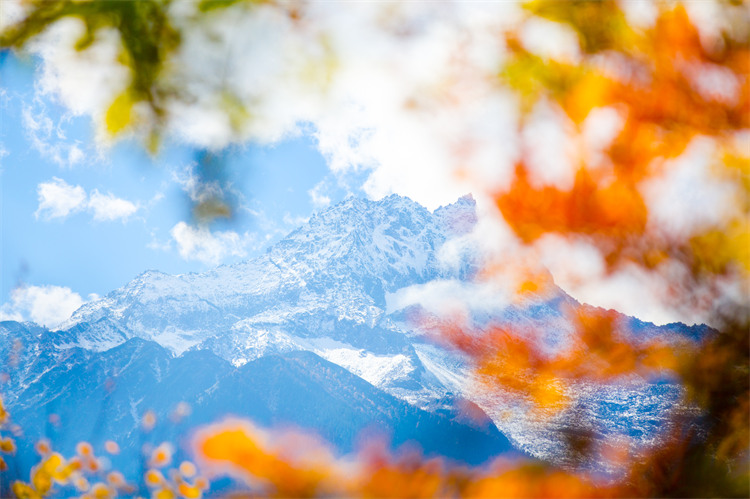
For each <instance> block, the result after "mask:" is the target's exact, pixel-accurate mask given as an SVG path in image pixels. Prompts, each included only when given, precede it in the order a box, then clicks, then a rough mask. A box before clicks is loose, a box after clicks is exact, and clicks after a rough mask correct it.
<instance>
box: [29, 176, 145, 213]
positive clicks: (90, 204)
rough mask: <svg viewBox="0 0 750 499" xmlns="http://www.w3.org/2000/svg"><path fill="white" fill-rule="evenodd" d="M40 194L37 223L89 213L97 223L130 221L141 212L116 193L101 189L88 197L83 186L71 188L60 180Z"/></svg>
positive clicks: (44, 186) (45, 185)
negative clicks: (78, 213)
mask: <svg viewBox="0 0 750 499" xmlns="http://www.w3.org/2000/svg"><path fill="white" fill-rule="evenodd" d="M36 190H37V195H38V198H39V206H38V207H37V210H36V212H34V216H35V217H36V218H37V219H39V217H42V218H44V219H45V220H51V219H53V218H66V217H67V216H69V215H72V214H73V213H77V212H80V211H84V210H88V211H89V212H90V213H91V214H92V216H93V218H94V220H96V221H112V220H118V219H121V220H126V219H127V218H128V217H130V216H131V215H133V214H134V213H135V212H136V211H138V209H139V207H138V205H136V204H134V203H132V202H130V201H127V200H125V199H121V198H118V197H115V196H114V195H113V194H112V193H107V194H101V193H100V192H99V191H98V190H97V189H94V190H93V191H91V195H90V196H88V195H87V194H86V190H85V189H84V188H83V187H81V186H80V185H70V184H68V183H67V182H65V181H64V180H62V179H60V178H57V177H52V180H51V181H49V182H42V183H41V184H39V185H38V186H37V189H36Z"/></svg>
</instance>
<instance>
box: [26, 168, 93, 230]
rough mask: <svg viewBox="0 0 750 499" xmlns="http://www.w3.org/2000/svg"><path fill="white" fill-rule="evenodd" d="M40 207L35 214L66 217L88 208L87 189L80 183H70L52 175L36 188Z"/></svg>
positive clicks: (48, 216)
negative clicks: (50, 178) (49, 179)
mask: <svg viewBox="0 0 750 499" xmlns="http://www.w3.org/2000/svg"><path fill="white" fill-rule="evenodd" d="M36 192H37V196H38V198H39V207H38V208H37V210H36V212H34V216H35V217H36V218H37V219H38V218H39V217H40V216H41V217H43V218H45V219H47V220H51V219H53V218H65V217H67V216H68V215H70V214H71V213H75V212H78V211H82V210H83V209H85V208H86V191H85V190H84V189H83V187H81V186H80V185H75V186H73V185H70V184H68V183H67V182H65V181H64V180H63V179H60V178H57V177H52V180H51V181H49V182H43V183H41V184H39V185H38V186H37V188H36Z"/></svg>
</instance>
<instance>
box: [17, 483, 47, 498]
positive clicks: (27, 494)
mask: <svg viewBox="0 0 750 499" xmlns="http://www.w3.org/2000/svg"><path fill="white" fill-rule="evenodd" d="M13 494H15V496H16V497H17V498H18V499H42V496H41V494H39V492H37V491H36V490H34V489H33V487H31V486H30V485H29V484H28V483H24V482H13Z"/></svg>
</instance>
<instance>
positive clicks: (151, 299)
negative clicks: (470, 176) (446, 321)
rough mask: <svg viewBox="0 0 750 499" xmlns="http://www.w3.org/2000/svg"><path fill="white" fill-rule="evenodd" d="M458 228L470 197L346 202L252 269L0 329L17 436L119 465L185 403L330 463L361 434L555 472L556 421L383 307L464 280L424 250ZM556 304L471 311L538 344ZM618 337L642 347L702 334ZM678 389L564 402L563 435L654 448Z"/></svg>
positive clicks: (648, 386)
mask: <svg viewBox="0 0 750 499" xmlns="http://www.w3.org/2000/svg"><path fill="white" fill-rule="evenodd" d="M475 223H476V214H475V204H474V201H473V199H472V198H471V197H470V196H467V197H464V198H461V199H459V200H458V201H457V202H456V203H454V204H452V205H449V206H446V207H443V208H439V209H438V210H435V211H434V212H430V211H428V210H427V209H425V208H423V207H422V206H420V205H418V204H417V203H414V202H413V201H411V200H409V199H407V198H403V197H399V196H395V195H394V196H390V197H387V198H384V199H382V200H380V201H377V202H375V201H368V200H362V199H356V198H349V199H347V200H345V201H344V202H342V203H340V204H338V205H336V206H333V207H331V208H329V209H327V210H325V211H323V212H321V213H318V214H316V215H314V216H313V217H312V218H311V219H310V220H309V221H308V222H307V223H306V224H305V225H303V226H302V227H300V228H298V229H297V230H295V231H293V232H292V233H290V234H289V235H288V236H287V237H286V238H284V239H283V240H281V241H280V242H278V243H277V244H276V245H274V246H272V247H271V248H269V249H268V251H267V252H266V253H265V254H264V255H263V256H261V257H259V258H256V259H253V260H250V261H246V262H243V263H239V264H235V265H228V266H220V267H218V268H216V269H213V270H210V271H208V272H205V273H201V274H186V275H168V274H164V273H161V272H157V271H147V272H144V273H143V274H141V275H140V276H138V277H136V278H135V279H134V280H133V281H131V282H130V283H128V284H127V285H125V286H124V287H122V288H120V289H118V290H115V291H113V292H111V293H109V294H108V295H107V296H106V297H104V298H102V299H99V300H96V301H93V302H90V303H87V304H85V305H84V306H83V307H81V308H80V309H79V310H78V311H76V312H75V313H74V314H73V316H72V317H71V318H70V320H69V321H67V322H66V323H65V324H64V325H63V326H61V327H60V329H59V330H58V331H54V332H52V331H47V330H45V329H43V328H40V327H38V326H35V325H31V324H18V323H12V322H8V323H2V324H0V356H2V358H8V359H11V358H12V359H15V360H14V361H13V362H12V363H9V364H8V366H9V368H8V374H9V382H8V383H7V384H6V386H5V387H4V388H3V391H4V392H5V394H4V395H5V399H6V401H7V403H8V406H9V409H10V411H11V413H12V414H14V416H15V417H16V418H17V419H16V420H17V421H18V422H19V423H21V424H23V425H24V427H25V428H26V431H27V432H28V433H29V434H31V435H38V436H42V435H47V436H50V435H52V437H54V438H57V439H58V440H59V441H60V442H61V445H63V444H65V445H72V443H71V442H74V441H75V440H76V439H81V438H86V439H94V438H97V437H96V436H93V437H92V436H91V435H90V434H89V433H90V428H91V427H92V426H91V425H93V427H95V428H98V430H97V431H99V430H101V431H100V433H101V434H102V435H104V434H109V435H112V434H117V435H119V436H120V438H122V439H123V440H124V441H126V442H131V443H132V448H133V449H136V448H137V446H136V443H135V440H134V439H135V437H134V435H136V434H137V429H138V421H139V416H140V415H141V414H143V412H145V411H146V410H149V409H152V410H154V411H156V412H157V413H158V414H159V415H160V416H161V417H162V418H165V417H167V416H168V415H169V413H170V411H171V410H172V408H173V407H174V406H175V405H176V404H178V403H179V402H181V401H184V402H188V403H189V404H191V406H193V407H194V413H193V416H192V418H193V419H191V420H190V423H191V424H198V423H201V422H206V421H209V420H210V419H211V418H213V417H217V416H218V415H220V414H222V413H226V412H231V413H234V414H239V415H246V416H251V417H254V418H256V419H258V420H259V421H260V422H263V423H269V424H270V423H276V422H279V421H282V422H288V423H294V424H297V425H301V426H303V427H308V428H312V429H314V430H316V431H318V432H320V433H322V434H323V435H324V436H325V437H326V438H328V439H329V440H331V441H332V442H333V443H334V444H335V445H337V446H338V447H339V448H340V449H344V450H346V449H350V448H351V446H352V445H353V442H354V440H355V438H356V433H357V432H358V431H361V430H362V429H363V428H366V427H367V426H368V425H370V424H375V425H376V426H378V427H380V428H384V429H386V430H387V431H389V432H391V434H392V435H393V437H394V442H395V443H398V442H402V441H406V440H409V439H414V440H417V441H418V442H420V443H421V445H422V446H423V448H424V449H425V450H427V451H429V452H436V453H442V454H445V455H449V456H451V457H454V458H456V459H461V460H464V461H466V462H482V461H483V460H485V459H487V458H489V457H491V456H492V455H493V454H496V453H497V452H503V451H507V450H508V449H509V448H510V446H509V445H508V441H507V440H506V437H507V438H508V439H509V440H510V442H511V443H512V444H513V445H514V446H515V447H516V448H518V449H521V450H523V451H526V452H528V453H529V454H531V455H533V456H536V457H540V458H543V459H552V460H558V461H559V460H561V459H564V457H565V456H566V450H567V449H568V436H569V434H570V430H571V429H570V426H569V422H570V421H571V418H570V416H571V414H570V413H566V414H561V415H560V417H559V418H558V419H556V420H550V421H546V422H540V421H537V420H535V419H534V418H533V417H531V416H530V415H529V414H528V411H526V410H525V408H524V406H523V404H520V403H517V401H514V400H512V399H511V398H509V397H508V396H502V395H503V394H500V395H501V396H498V397H494V398H493V397H486V396H479V395H476V394H475V393H474V391H473V390H472V389H471V379H470V376H469V368H468V365H467V361H466V359H465V358H463V357H462V356H461V355H459V354H457V353H455V352H452V351H448V350H446V349H445V348H443V347H441V346H439V345H436V344H435V343H433V342H432V341H431V340H430V339H429V338H428V337H426V336H425V335H424V334H423V333H421V332H420V331H419V328H418V327H417V326H415V325H414V324H411V323H409V322H408V321H407V320H406V319H405V317H406V316H407V315H408V314H406V313H405V311H404V309H403V308H400V307H399V306H398V304H397V305H396V306H394V300H393V297H395V296H399V295H400V294H401V293H403V292H404V290H409V289H414V288H419V287H420V286H428V285H430V286H437V287H438V288H441V289H444V290H448V291H450V289H452V286H458V285H463V284H469V283H470V282H471V277H472V275H473V273H474V272H475V271H476V270H477V266H478V265H479V263H480V262H479V260H478V258H479V256H478V255H475V254H472V253H471V252H470V251H469V252H468V253H466V254H463V255H462V257H461V258H460V259H459V260H458V261H456V260H455V259H453V260H452V261H451V262H450V263H448V262H446V261H444V260H443V259H442V258H441V257H440V255H441V251H440V250H441V248H443V247H444V246H445V245H446V243H448V242H450V241H454V240H455V239H456V238H458V237H461V236H463V235H465V234H467V233H469V232H471V231H472V229H473V228H474V225H475ZM571 303H573V304H574V303H575V301H574V300H573V299H572V298H571V297H569V296H568V295H566V294H565V293H564V292H563V291H562V290H558V291H557V293H556V294H554V296H552V297H550V296H549V295H545V297H538V296H533V295H532V296H529V298H528V299H527V300H526V301H524V302H521V303H514V304H513V305H506V304H503V303H502V302H501V301H498V305H497V308H496V310H493V309H492V307H490V309H489V310H485V311H484V312H483V313H484V314H485V315H486V317H485V319H486V320H489V319H492V320H493V321H496V322H497V321H512V322H516V323H518V322H527V323H529V324H533V326H534V328H535V329H536V330H538V331H540V334H541V335H542V336H545V337H547V338H552V339H555V338H560V337H564V335H565V334H566V329H570V325H569V324H566V322H565V320H564V318H563V314H562V313H561V309H562V307H563V305H565V304H571ZM623 320H628V319H627V318H623ZM633 324H635V323H633ZM635 325H637V328H636V329H641V330H645V331H647V332H648V334H652V335H666V336H669V335H678V336H685V335H687V336H690V335H692V336H700V335H701V334H702V330H700V329H695V328H693V329H691V328H686V327H684V326H681V325H680V326H674V327H671V328H656V327H654V326H650V325H647V324H643V323H637V324H635ZM552 343H554V341H552ZM18 345H21V346H20V347H19V346H18ZM112 386H115V388H111V387H112ZM92 387H98V389H96V388H94V389H92ZM680 390H681V389H680V387H679V386H678V385H676V384H670V383H668V382H661V383H658V384H653V383H650V382H648V381H647V380H642V379H629V380H628V381H627V383H625V382H623V383H620V384H617V385H606V386H605V385H597V386H591V385H587V386H580V387H578V388H577V390H576V394H575V400H576V403H575V404H572V405H571V409H570V411H575V412H576V414H575V418H573V419H572V420H574V421H577V422H578V424H579V425H581V426H582V429H584V430H585V431H590V432H593V433H597V434H602V433H616V434H623V435H625V436H626V437H628V438H631V439H635V440H636V441H638V442H642V443H648V442H653V441H656V440H658V438H659V435H660V434H661V431H662V430H663V429H662V428H661V426H662V425H663V424H664V422H665V421H668V418H669V416H670V414H672V413H673V412H674V411H686V410H688V409H686V408H684V407H681V406H680V405H679V403H678V401H679V399H680V396H681V391H680ZM305 404H307V405H305ZM466 404H472V405H474V406H475V409H476V410H475V411H473V412H475V413H480V414H481V413H486V414H487V415H488V416H489V417H488V418H486V420H485V421H484V422H483V423H481V424H480V423H478V422H477V421H476V420H473V421H467V420H465V418H462V417H461V411H459V410H458V408H459V407H460V406H465V405H466ZM81 406H83V407H88V408H89V410H90V412H92V413H93V414H96V413H97V411H98V414H99V416H97V418H94V419H93V420H92V421H90V426H89V427H88V430H86V431H79V430H70V429H68V430H65V431H63V430H62V428H63V426H61V427H60V428H56V427H50V425H49V423H45V420H44V417H43V416H40V414H42V415H43V414H46V413H55V414H58V415H59V416H60V417H61V418H62V419H63V420H65V418H66V417H68V418H74V417H75V416H74V415H73V414H74V413H73V412H72V409H71V408H75V407H81ZM303 406H304V407H305V408H304V409H303ZM42 407H43V408H44V411H46V413H43V412H40V411H41V409H40V408H42ZM103 407H104V409H102V408H103ZM310 407H315V408H316V409H310ZM102 411H104V412H102ZM482 411H483V412H482ZM87 417H88V418H89V419H92V417H91V416H87ZM417 422H419V424H417ZM498 429H499V430H500V432H498ZM579 429H581V428H579ZM55 432H58V433H55ZM60 432H62V433H60ZM87 432H88V433H87ZM440 432H443V433H440ZM501 432H502V433H501ZM63 433H64V434H63ZM438 434H440V435H441V436H440V438H436V437H435V435H438ZM173 436H174V435H173ZM52 437H50V438H52ZM469 442H474V444H473V446H469V444H468V443H469ZM482 442H483V443H482ZM127 445H129V444H127V443H126V444H124V446H125V447H127ZM467 446H468V447H467Z"/></svg>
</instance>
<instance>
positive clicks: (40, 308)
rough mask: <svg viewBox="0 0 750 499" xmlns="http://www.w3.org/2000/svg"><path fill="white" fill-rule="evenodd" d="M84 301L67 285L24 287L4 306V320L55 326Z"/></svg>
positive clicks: (0, 310)
mask: <svg viewBox="0 0 750 499" xmlns="http://www.w3.org/2000/svg"><path fill="white" fill-rule="evenodd" d="M83 303H84V300H83V299H82V298H81V296H80V295H79V294H78V293H76V292H74V291H72V290H71V289H70V288H67V287H63V286H22V287H18V288H16V289H14V290H13V291H12V292H11V295H10V301H9V302H7V303H5V304H4V305H3V306H2V307H0V320H14V321H33V322H36V323H37V324H41V325H43V326H46V327H48V328H54V327H55V326H57V325H58V324H60V323H61V322H63V321H64V320H66V319H68V318H69V317H70V316H71V314H72V313H73V312H75V311H76V310H77V309H78V308H79V307H80V306H81V305H83Z"/></svg>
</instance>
